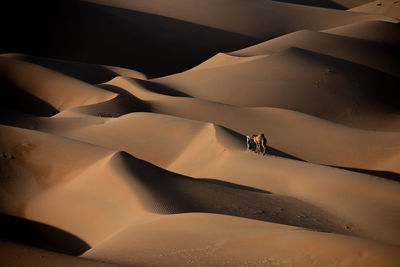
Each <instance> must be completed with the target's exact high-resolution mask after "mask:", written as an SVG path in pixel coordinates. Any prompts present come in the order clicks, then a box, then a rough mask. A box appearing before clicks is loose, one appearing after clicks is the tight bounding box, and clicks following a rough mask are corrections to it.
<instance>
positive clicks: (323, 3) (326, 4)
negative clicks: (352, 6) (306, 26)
mask: <svg viewBox="0 0 400 267" xmlns="http://www.w3.org/2000/svg"><path fill="white" fill-rule="evenodd" d="M273 1H276V2H285V3H290V4H296V5H303V6H315V7H323V8H333V9H340V10H346V9H347V8H346V7H344V6H342V5H341V4H338V3H335V2H333V1H330V0H273Z"/></svg>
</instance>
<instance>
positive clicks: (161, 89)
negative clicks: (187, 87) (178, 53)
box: [131, 78, 191, 97]
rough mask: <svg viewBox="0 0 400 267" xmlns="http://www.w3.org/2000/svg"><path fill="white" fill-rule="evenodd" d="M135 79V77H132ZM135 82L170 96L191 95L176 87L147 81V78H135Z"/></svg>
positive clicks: (152, 90)
mask: <svg viewBox="0 0 400 267" xmlns="http://www.w3.org/2000/svg"><path fill="white" fill-rule="evenodd" d="M131 79H133V78H131ZM134 80H135V82H137V83H138V84H140V85H141V86H143V87H144V88H146V89H147V90H149V91H151V92H154V93H158V94H162V95H169V96H180V97H191V96H190V95H188V94H185V93H183V92H180V91H178V90H176V89H173V88H171V87H168V86H166V85H163V84H161V83H157V82H153V81H151V82H150V81H146V80H140V79H134Z"/></svg>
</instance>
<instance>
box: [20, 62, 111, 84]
mask: <svg viewBox="0 0 400 267" xmlns="http://www.w3.org/2000/svg"><path fill="white" fill-rule="evenodd" d="M12 58H15V59H18V60H22V61H25V62H29V63H32V64H36V65H40V66H42V67H45V68H48V69H52V70H54V71H57V72H59V73H62V74H65V75H68V76H71V77H73V78H75V79H78V80H81V81H84V82H87V83H90V84H98V83H103V82H107V81H109V80H111V79H112V78H114V77H116V76H118V74H116V73H115V72H113V71H111V70H108V69H106V68H104V67H102V66H99V65H92V64H86V63H80V62H72V61H62V60H56V59H49V58H39V57H32V56H28V55H15V56H14V55H13V56H12Z"/></svg>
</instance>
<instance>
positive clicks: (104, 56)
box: [0, 0, 263, 78]
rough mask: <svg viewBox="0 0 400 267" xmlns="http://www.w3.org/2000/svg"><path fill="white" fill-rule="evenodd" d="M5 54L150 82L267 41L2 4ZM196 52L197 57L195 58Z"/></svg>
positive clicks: (120, 15) (165, 22)
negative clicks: (127, 73) (108, 69)
mask: <svg viewBox="0 0 400 267" xmlns="http://www.w3.org/2000/svg"><path fill="white" fill-rule="evenodd" d="M2 13H3V14H7V15H8V16H2V18H0V23H1V25H3V28H2V29H3V30H2V42H1V44H0V53H23V54H30V55H35V56H40V57H47V58H57V59H64V60H69V61H79V62H86V63H92V64H103V65H111V66H120V67H126V68H130V69H134V70H137V71H140V72H142V73H144V74H146V75H148V77H150V78H152V77H160V76H165V75H168V74H172V73H177V72H181V71H183V70H186V69H189V68H192V67H194V66H196V65H198V64H199V63H201V62H203V61H205V60H206V59H208V58H210V57H211V56H213V55H215V54H217V53H218V52H228V51H233V50H237V49H241V48H244V47H247V46H250V45H254V44H256V43H259V42H261V41H263V40H260V39H257V38H254V37H250V36H246V35H241V34H237V33H232V32H228V31H224V30H219V29H215V28H211V27H206V26H202V25H198V24H194V23H189V22H185V21H180V20H176V19H171V18H167V17H162V16H158V15H152V14H147V13H143V12H137V11H132V10H127V9H121V8H115V7H110V6H102V5H99V4H94V3H88V2H83V1H78V0H61V1H39V2H37V1H35V2H32V1H26V2H24V3H23V5H22V6H21V4H20V3H19V2H15V1H7V2H6V3H3V4H2ZM194 51H195V52H194Z"/></svg>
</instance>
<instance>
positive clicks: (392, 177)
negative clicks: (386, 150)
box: [329, 165, 400, 182]
mask: <svg viewBox="0 0 400 267" xmlns="http://www.w3.org/2000/svg"><path fill="white" fill-rule="evenodd" d="M329 167H333V168H338V169H343V170H346V171H352V172H359V173H364V174H369V175H373V176H377V177H381V178H385V179H389V180H393V181H397V182H400V174H399V173H395V172H390V171H377V170H368V169H359V168H351V167H341V166H333V165H329Z"/></svg>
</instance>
